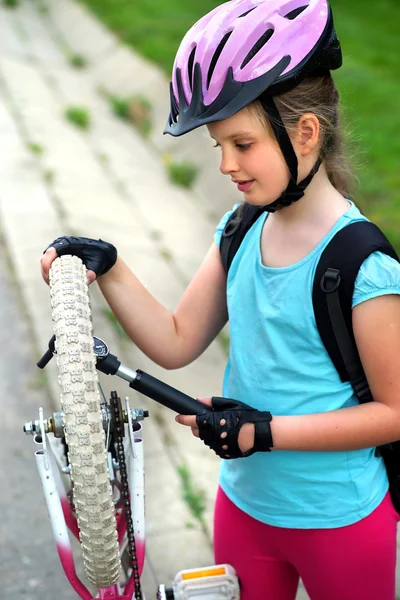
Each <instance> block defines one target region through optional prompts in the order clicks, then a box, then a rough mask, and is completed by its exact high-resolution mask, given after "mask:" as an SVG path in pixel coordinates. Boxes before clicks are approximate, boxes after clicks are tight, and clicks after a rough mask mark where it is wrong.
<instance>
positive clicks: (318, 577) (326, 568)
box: [214, 489, 398, 600]
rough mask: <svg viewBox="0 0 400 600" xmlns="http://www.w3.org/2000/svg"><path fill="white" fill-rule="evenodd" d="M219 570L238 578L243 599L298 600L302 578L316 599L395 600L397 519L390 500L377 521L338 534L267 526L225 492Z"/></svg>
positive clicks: (217, 527) (218, 526) (220, 501)
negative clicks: (224, 567)
mask: <svg viewBox="0 0 400 600" xmlns="http://www.w3.org/2000/svg"><path fill="white" fill-rule="evenodd" d="M214 521H215V522H214V552H215V561H216V563H217V564H221V563H228V564H231V565H232V566H233V567H234V568H235V569H236V572H237V574H238V576H239V580H240V586H241V600H294V599H295V597H296V590H297V586H298V583H299V578H300V577H301V578H302V580H303V583H304V586H305V588H306V589H307V592H308V594H309V596H310V598H311V600H394V598H395V568H396V529H397V522H398V515H397V512H396V511H395V509H394V507H393V504H392V502H391V499H390V496H389V493H388V494H387V495H386V496H385V498H384V500H383V501H382V503H381V504H380V505H379V506H378V508H376V509H375V510H374V511H373V512H372V514H370V515H369V516H368V517H366V518H364V519H362V520H361V521H359V522H358V523H354V524H353V525H349V526H347V527H339V528H336V529H287V528H281V527H273V526H271V525H266V524H264V523H261V522H260V521H257V520H256V519H253V518H252V517H250V516H249V515H247V514H246V513H244V512H243V511H241V510H240V509H239V508H237V506H235V505H234V504H233V503H232V502H231V501H230V500H229V499H228V498H227V496H226V495H225V494H224V492H223V491H222V490H221V489H219V490H218V495H217V501H216V507H215V517H214Z"/></svg>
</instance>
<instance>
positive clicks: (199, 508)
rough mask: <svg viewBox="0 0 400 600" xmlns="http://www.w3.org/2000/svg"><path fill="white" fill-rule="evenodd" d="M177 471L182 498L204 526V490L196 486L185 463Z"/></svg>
mask: <svg viewBox="0 0 400 600" xmlns="http://www.w3.org/2000/svg"><path fill="white" fill-rule="evenodd" d="M177 471H178V475H179V477H180V479H181V487H182V494H183V499H184V501H185V502H186V504H187V506H188V507H189V510H190V512H191V513H192V516H193V517H194V518H195V519H197V521H199V522H200V524H201V525H202V526H203V527H204V526H205V522H204V512H205V509H206V493H205V490H204V489H202V488H198V487H196V485H195V484H194V482H193V478H192V474H191V472H190V471H189V469H188V467H187V466H186V465H180V466H179V467H178V468H177Z"/></svg>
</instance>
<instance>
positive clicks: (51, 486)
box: [35, 401, 145, 600]
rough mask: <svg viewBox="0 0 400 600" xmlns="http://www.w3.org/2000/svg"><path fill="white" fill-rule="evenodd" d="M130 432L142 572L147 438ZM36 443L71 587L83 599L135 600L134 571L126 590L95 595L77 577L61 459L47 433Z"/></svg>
mask: <svg viewBox="0 0 400 600" xmlns="http://www.w3.org/2000/svg"><path fill="white" fill-rule="evenodd" d="M127 402H128V401H127ZM127 408H128V410H129V404H128V405H127ZM39 412H40V421H41V423H42V422H43V411H42V409H40V411H39ZM129 414H130V410H129ZM42 431H44V429H42ZM129 432H130V435H129V444H128V447H127V448H126V450H125V452H126V455H127V463H128V465H129V479H130V485H131V488H134V489H135V493H134V494H132V493H131V505H132V515H133V521H134V531H135V540H136V551H137V557H138V563H139V564H138V566H139V574H140V575H141V573H142V570H143V566H144V559H145V525H144V468H143V440H142V438H141V437H139V436H138V434H140V429H139V430H138V431H137V432H135V433H133V431H132V428H131V427H129ZM35 442H36V443H42V445H43V447H42V448H41V449H40V450H38V451H37V452H35V458H36V463H37V466H38V470H39V475H40V479H41V483H42V487H43V491H44V496H45V499H46V504H47V509H48V512H49V516H50V521H51V525H52V529H53V535H54V538H55V540H56V546H57V551H58V555H59V557H60V561H61V564H62V567H63V569H64V572H65V575H66V577H67V578H68V580H69V582H70V584H71V586H72V587H73V588H74V590H75V591H76V593H77V594H78V596H80V597H81V598H82V600H96V599H98V598H100V599H102V600H132V598H133V596H134V580H133V574H131V576H130V577H129V579H128V581H127V582H126V584H125V586H124V587H123V589H122V586H121V585H120V584H119V583H117V584H116V585H113V586H111V587H108V588H101V589H99V590H98V594H97V596H95V597H93V596H92V594H91V592H90V591H89V590H88V589H87V587H86V586H85V585H84V584H83V583H82V581H81V580H80V579H79V577H78V576H77V574H76V570H75V562H74V557H73V553H72V547H71V542H70V538H69V535H68V529H69V530H70V531H71V533H72V534H73V535H74V536H75V537H76V538H77V539H79V530H78V525H77V520H76V517H75V515H74V513H73V511H72V508H71V504H70V502H69V500H68V496H67V493H66V490H65V488H64V485H63V482H62V479H61V475H60V471H59V467H58V465H57V460H56V457H55V456H54V453H53V450H52V448H51V445H50V441H49V439H48V436H47V434H44V435H43V436H42V441H41V442H40V441H38V440H37V439H35ZM120 505H122V502H121V501H120V502H119V503H117V505H116V519H117V531H118V541H119V544H120V547H121V546H122V543H123V540H124V536H125V533H126V521H125V515H124V512H123V511H122V510H121V508H122V506H120Z"/></svg>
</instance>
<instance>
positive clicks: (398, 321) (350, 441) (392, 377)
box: [247, 295, 400, 451]
mask: <svg viewBox="0 0 400 600" xmlns="http://www.w3.org/2000/svg"><path fill="white" fill-rule="evenodd" d="M353 329H354V335H355V339H356V343H357V347H358V351H359V354H360V358H361V362H362V364H363V367H364V371H365V374H366V377H367V379H368V382H369V385H370V388H371V392H372V395H373V397H374V402H369V403H367V404H360V405H357V406H353V407H349V408H343V409H340V410H335V411H331V412H327V413H320V414H313V415H301V416H293V417H290V416H288V417H274V419H273V420H272V422H271V429H272V435H273V440H274V448H275V449H280V450H283V449H284V450H312V451H330V450H336V451H341V450H356V449H359V448H371V447H374V446H379V445H382V444H385V443H389V442H393V441H394V440H398V439H400V369H399V360H400V296H397V295H387V296H381V297H378V298H373V299H372V300H368V301H366V302H362V303H361V304H359V305H358V306H356V307H355V308H354V309H353ZM249 436H251V432H250V431H248V434H247V437H249ZM247 443H249V440H247Z"/></svg>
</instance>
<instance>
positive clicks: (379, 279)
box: [353, 252, 400, 308]
mask: <svg viewBox="0 0 400 600" xmlns="http://www.w3.org/2000/svg"><path fill="white" fill-rule="evenodd" d="M387 294H400V263H398V262H397V260H395V259H394V258H391V257H390V256H388V255H387V254H383V253H382V252H374V253H373V254H371V255H370V256H369V257H368V258H367V259H365V261H364V262H363V263H362V265H361V267H360V270H359V272H358V275H357V278H356V281H355V285H354V293H353V308H354V307H355V306H357V304H360V303H361V302H365V301H366V300H370V299H371V298H376V297H378V296H384V295H387Z"/></svg>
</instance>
